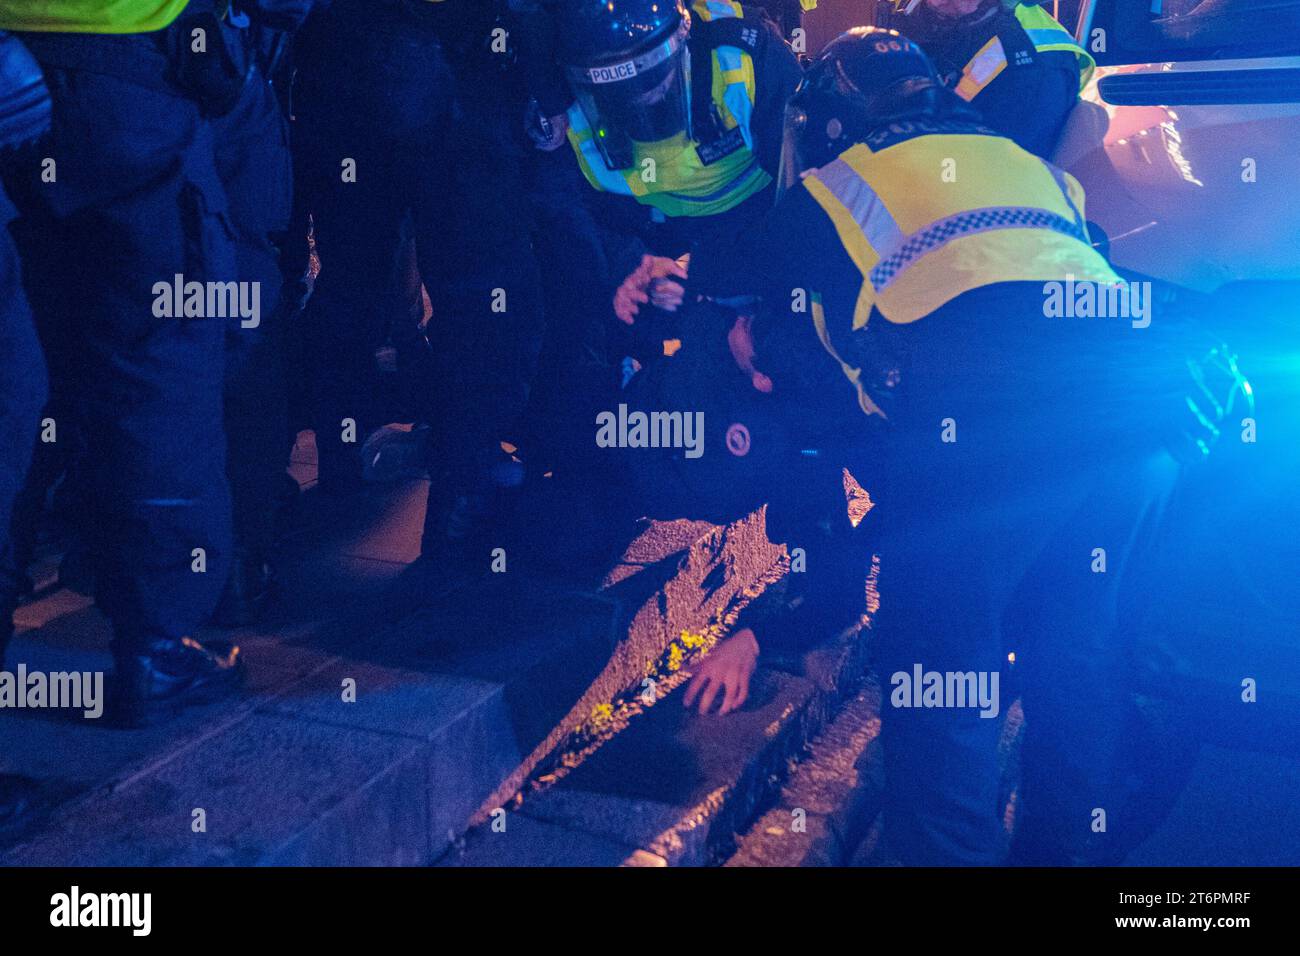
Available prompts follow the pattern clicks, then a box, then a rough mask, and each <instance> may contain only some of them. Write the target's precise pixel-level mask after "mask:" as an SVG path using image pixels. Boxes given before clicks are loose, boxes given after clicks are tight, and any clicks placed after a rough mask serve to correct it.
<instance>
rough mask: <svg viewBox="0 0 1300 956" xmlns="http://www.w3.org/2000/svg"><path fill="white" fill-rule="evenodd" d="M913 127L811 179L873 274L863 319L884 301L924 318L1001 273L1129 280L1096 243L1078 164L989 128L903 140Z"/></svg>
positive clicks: (866, 277) (888, 307)
mask: <svg viewBox="0 0 1300 956" xmlns="http://www.w3.org/2000/svg"><path fill="white" fill-rule="evenodd" d="M909 125H910V124H907V123H899V124H895V125H894V126H893V127H892V128H891V129H889V130H886V131H884V133H883V136H884V137H886V138H885V139H877V142H878V143H881V144H883V145H881V146H880V147H879V148H878V149H877V151H875V152H873V151H872V149H871V147H870V146H869V145H867V144H863V143H859V144H857V145H855V146H853V147H851V148H850V149H848V150H846V151H845V152H844V153H842V154H841V155H840V156H839V158H838V159H836V160H835V161H833V162H831V163H828V164H827V165H825V166H822V167H821V168H820V169H816V170H813V171H812V172H810V173H809V174H808V175H807V176H806V177H805V178H804V180H803V185H804V187H805V188H806V189H807V190H808V192H809V193H811V194H812V197H813V199H815V200H816V201H817V203H818V205H819V206H821V208H822V209H823V210H824V211H825V212H826V214H827V216H829V217H830V219H831V221H832V222H833V223H834V225H835V231H836V233H837V234H838V236H839V239H840V242H841V243H843V245H844V248H845V250H846V251H847V252H848V254H849V257H850V258H851V259H852V260H853V263H854V265H856V266H857V268H858V270H859V271H860V272H861V273H862V286H861V289H860V291H859V294H858V299H857V303H856V305H855V307H854V314H853V328H854V329H860V328H862V327H863V326H864V325H866V323H867V319H868V317H869V316H870V315H871V311H872V309H873V308H875V309H879V310H880V313H881V315H883V316H884V317H885V319H886V320H887V321H889V322H893V323H898V324H904V323H908V322H915V321H917V320H918V319H921V318H924V317H925V316H927V315H929V314H930V313H931V312H934V311H935V310H936V309H938V308H939V307H940V306H942V305H944V303H946V302H948V301H949V300H951V299H954V298H956V297H957V296H959V295H961V294H962V293H963V292H968V291H970V290H971V289H976V288H979V287H980V286H985V285H992V284H993V283H998V282H1048V281H1064V280H1065V279H1066V277H1067V276H1073V277H1074V279H1075V280H1077V281H1093V282H1099V283H1115V282H1118V281H1119V279H1118V277H1117V276H1116V275H1115V273H1114V271H1113V270H1112V269H1111V267H1110V266H1109V265H1108V264H1107V262H1106V260H1105V259H1104V258H1103V257H1102V256H1101V255H1099V254H1098V253H1097V251H1096V250H1095V249H1093V248H1092V246H1091V245H1090V244H1089V241H1088V236H1087V230H1086V227H1085V225H1084V218H1083V188H1082V187H1081V186H1080V185H1079V184H1078V182H1077V181H1076V180H1075V179H1074V178H1073V177H1072V176H1070V175H1069V174H1068V173H1066V172H1063V171H1061V170H1059V169H1057V168H1056V167H1055V166H1053V165H1051V164H1050V163H1048V162H1046V161H1045V160H1042V159H1039V158H1038V157H1037V156H1034V155H1032V154H1031V153H1028V152H1026V151H1025V150H1023V149H1021V148H1020V147H1019V146H1017V145H1016V144H1015V143H1013V142H1012V141H1011V140H1009V139H1004V138H1002V137H1000V136H993V135H989V134H987V133H978V132H960V133H928V134H925V135H916V136H913V137H912V138H910V139H908V138H903V139H901V140H900V139H899V137H905V136H907V134H908V127H909ZM953 163H955V164H956V166H955V172H956V176H955V177H954V178H953V179H952V181H945V179H944V178H943V177H942V176H941V172H942V171H943V170H945V169H948V168H953V167H952V166H951V164H953Z"/></svg>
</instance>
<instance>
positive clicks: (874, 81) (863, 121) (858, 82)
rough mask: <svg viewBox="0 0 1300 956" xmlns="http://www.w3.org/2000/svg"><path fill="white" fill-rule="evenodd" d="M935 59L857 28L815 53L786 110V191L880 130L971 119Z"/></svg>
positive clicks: (895, 37)
mask: <svg viewBox="0 0 1300 956" xmlns="http://www.w3.org/2000/svg"><path fill="white" fill-rule="evenodd" d="M954 99H955V97H954V96H953V95H952V93H950V92H949V91H948V90H945V89H944V87H943V83H942V81H941V80H940V79H939V75H938V73H937V72H936V70H935V68H934V64H933V63H932V62H931V61H930V58H929V57H928V56H926V55H925V53H923V52H922V51H921V48H920V47H918V46H917V45H916V44H915V43H913V42H912V41H911V40H909V39H908V38H907V37H905V36H903V35H902V34H900V33H898V32H897V31H895V30H884V29H881V28H879V27H855V28H854V29H852V30H849V31H848V32H847V33H842V34H840V36H838V37H836V38H835V39H834V40H832V41H831V42H830V43H828V44H827V45H826V47H825V49H823V50H822V52H821V53H820V54H818V56H817V58H816V59H815V60H813V62H812V65H811V66H809V68H808V70H807V72H805V74H804V78H803V81H802V82H801V83H800V84H799V87H798V89H796V90H795V92H794V95H793V96H791V97H790V102H789V104H788V105H787V107H786V118H785V140H784V143H783V145H782V153H781V167H782V168H781V176H780V185H781V188H782V189H788V188H789V187H790V186H792V185H794V184H795V183H796V182H798V181H799V178H800V177H801V176H802V174H803V173H804V172H806V171H807V170H810V169H816V168H817V167H819V166H824V165H826V164H827V163H829V162H830V161H831V160H833V159H835V157H837V156H838V155H839V154H840V153H842V152H844V150H846V149H848V148H849V147H850V146H852V145H853V144H854V143H858V142H862V141H863V140H865V139H866V138H867V136H868V135H869V134H871V133H872V132H874V131H875V130H877V129H880V128H881V127H883V126H887V125H889V124H891V123H897V122H902V121H905V120H937V119H940V118H949V117H952V118H962V119H971V118H974V114H973V113H971V112H970V111H969V110H968V109H965V108H964V107H963V104H961V101H960V100H956V102H954Z"/></svg>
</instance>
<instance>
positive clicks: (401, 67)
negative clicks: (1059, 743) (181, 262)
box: [294, 0, 541, 557]
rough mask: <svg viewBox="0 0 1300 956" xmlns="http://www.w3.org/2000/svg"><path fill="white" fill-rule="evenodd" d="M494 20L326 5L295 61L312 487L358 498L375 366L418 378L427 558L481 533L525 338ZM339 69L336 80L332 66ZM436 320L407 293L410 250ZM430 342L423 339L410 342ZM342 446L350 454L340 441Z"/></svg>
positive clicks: (523, 228)
mask: <svg viewBox="0 0 1300 956" xmlns="http://www.w3.org/2000/svg"><path fill="white" fill-rule="evenodd" d="M497 14H498V11H497V5H496V4H494V3H492V4H482V3H478V2H475V0H446V2H442V0H435V2H429V0H385V2H380V3H375V2H371V0H364V2H363V0H336V2H334V3H333V4H332V6H331V7H330V8H329V9H328V10H327V11H325V12H324V14H323V15H321V16H320V17H317V18H314V19H313V20H312V21H311V22H310V23H309V24H308V26H307V28H306V29H305V31H304V33H303V35H302V37H301V38H300V39H301V42H300V43H299V48H298V67H299V71H298V83H297V86H296V90H295V95H296V107H295V115H296V117H297V123H296V130H295V143H294V150H295V153H296V154H297V159H298V164H299V166H298V168H299V171H300V173H301V174H302V180H303V188H304V189H305V191H306V193H307V204H308V205H309V206H310V209H311V212H312V216H313V222H314V226H315V241H316V247H317V250H318V252H319V255H320V261H321V271H320V275H319V277H318V279H317V283H316V288H315V291H314V292H313V294H312V298H311V300H310V301H309V303H308V305H307V308H306V311H305V314H304V317H303V323H302V325H303V332H304V336H305V352H306V366H307V369H308V373H309V376H310V379H311V386H312V388H313V390H314V393H315V394H314V405H315V421H314V425H315V431H316V442H317V450H318V454H319V460H320V468H321V481H322V485H323V486H328V485H334V486H335V487H338V488H340V489H342V490H345V491H346V490H349V489H350V488H355V487H356V485H357V483H358V482H359V480H360V474H361V462H360V457H359V455H358V453H357V450H358V448H359V447H360V445H361V441H362V440H364V438H365V436H366V434H367V433H368V432H369V431H371V430H373V429H375V428H377V427H379V426H382V425H384V424H385V423H386V422H388V421H391V420H392V419H391V418H389V417H388V415H389V414H391V407H386V406H385V405H384V404H383V403H382V402H380V401H377V397H378V396H380V395H382V394H383V392H384V388H383V384H382V379H381V376H380V372H379V370H378V369H377V367H376V363H375V351H376V349H377V348H379V347H380V346H382V345H384V344H385V342H387V341H388V340H389V338H390V336H391V338H392V339H393V341H394V344H395V345H396V346H397V348H398V362H399V365H401V366H403V367H405V366H407V365H408V364H411V365H415V366H417V367H418V368H421V369H422V371H421V372H420V373H419V374H421V375H422V376H423V377H422V378H421V387H420V389H419V390H418V391H419V392H421V398H422V407H421V408H419V409H416V413H417V414H418V415H419V416H420V417H421V419H422V420H423V421H425V422H427V423H430V424H431V425H432V426H433V435H432V437H431V440H430V443H429V444H430V456H429V461H430V468H431V478H432V479H433V481H432V482H431V485H430V499H429V506H428V510H427V521H426V527H425V535H424V545H425V552H426V554H428V555H429V556H431V557H437V556H447V554H448V549H449V548H450V549H451V551H453V552H455V551H459V550H460V549H461V547H462V546H463V545H465V543H466V541H467V534H468V529H470V528H472V527H479V528H481V527H482V524H483V522H484V521H485V520H486V516H487V515H488V513H489V511H490V508H491V502H492V499H493V498H494V496H495V491H496V485H495V483H494V482H495V478H494V476H495V475H496V474H497V472H496V471H495V467H496V465H498V464H499V460H498V459H499V457H500V455H501V452H500V450H499V448H496V449H495V451H494V442H497V441H499V440H500V437H501V436H500V432H501V430H502V428H503V427H504V425H505V424H506V423H508V422H509V421H510V420H511V419H512V417H513V416H515V415H517V414H518V411H519V409H520V408H521V407H522V405H523V401H524V399H525V397H526V394H527V386H528V382H529V380H530V379H531V365H532V362H533V359H534V356H535V352H536V344H535V343H536V339H537V338H538V337H539V336H540V331H539V326H540V322H541V315H540V301H539V299H540V296H539V292H538V286H539V280H538V277H537V266H536V262H535V260H534V258H533V254H532V248H531V245H530V231H529V229H528V225H527V217H526V215H525V214H524V213H525V210H524V209H523V203H522V200H521V197H522V194H523V186H522V182H521V178H520V168H519V167H520V155H521V153H522V149H523V145H522V136H523V134H522V131H521V130H519V117H520V116H522V115H523V102H522V100H520V101H516V98H515V93H514V90H513V89H512V87H511V82H512V77H511V75H510V74H509V73H507V72H506V68H507V67H508V66H509V55H510V49H509V38H508V31H506V30H505V29H504V28H502V29H500V31H498V27H497V22H496V18H497ZM342 64H346V68H341V65H342ZM410 242H413V243H414V246H415V254H416V258H417V259H418V271H419V278H420V279H421V280H422V281H423V284H424V286H425V287H426V288H427V289H428V291H429V295H430V298H431V300H432V303H433V316H432V319H431V320H430V323H429V326H428V329H427V331H425V332H421V330H418V329H417V328H416V327H415V323H416V322H418V321H419V319H420V316H421V313H422V311H423V309H422V307H421V306H420V304H419V301H418V285H416V286H415V289H416V300H417V301H416V302H415V303H414V321H412V320H411V319H409V318H408V317H409V316H410V315H411V312H412V305H413V303H412V302H411V301H410V296H409V295H408V294H406V293H405V292H404V289H403V286H402V282H401V277H402V275H403V274H404V271H405V264H406V261H407V251H408V250H409V243H410ZM423 339H427V341H423ZM350 441H351V442H355V443H350Z"/></svg>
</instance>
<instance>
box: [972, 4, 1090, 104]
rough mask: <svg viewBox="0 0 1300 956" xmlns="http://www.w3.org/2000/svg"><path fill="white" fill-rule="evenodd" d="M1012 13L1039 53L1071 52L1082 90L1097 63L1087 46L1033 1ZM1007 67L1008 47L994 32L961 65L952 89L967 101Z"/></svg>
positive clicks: (973, 97) (1020, 6) (980, 91)
mask: <svg viewBox="0 0 1300 956" xmlns="http://www.w3.org/2000/svg"><path fill="white" fill-rule="evenodd" d="M1015 16H1016V21H1017V22H1018V23H1019V24H1020V26H1021V28H1022V29H1023V30H1024V31H1025V34H1026V35H1027V36H1028V37H1029V42H1030V43H1032V44H1033V45H1034V49H1035V50H1037V51H1038V52H1039V53H1051V52H1059V53H1073V54H1074V57H1075V60H1076V61H1077V62H1078V66H1079V89H1080V90H1082V89H1083V88H1084V87H1085V86H1087V85H1088V80H1090V79H1092V74H1093V71H1094V70H1095V69H1096V68H1097V63H1096V61H1095V60H1093V58H1092V55H1091V54H1090V53H1089V52H1088V51H1087V50H1085V49H1084V48H1083V47H1081V46H1079V44H1078V43H1077V42H1076V41H1075V39H1074V37H1073V36H1071V35H1070V33H1069V31H1067V30H1066V29H1065V27H1063V26H1061V25H1060V24H1059V23H1057V22H1056V20H1055V19H1054V18H1053V17H1052V15H1051V14H1050V13H1048V12H1047V11H1046V10H1044V9H1043V8H1042V7H1040V6H1037V5H1036V4H1024V3H1022V4H1020V5H1019V6H1017V7H1016V9H1015ZM1006 68H1007V51H1006V50H1005V49H1004V48H1003V45H1002V39H1001V37H998V36H997V35H994V36H992V37H990V38H989V41H988V42H987V43H985V44H984V45H983V46H982V47H980V48H979V50H977V51H976V52H975V55H974V56H972V57H971V58H970V60H969V61H968V62H967V63H966V65H965V66H964V67H963V68H962V71H961V78H960V79H959V80H958V81H957V85H956V86H955V87H954V88H953V89H954V91H955V92H956V93H957V95H958V96H960V97H961V98H962V99H964V100H966V101H967V102H970V101H971V100H973V99H975V97H976V96H978V95H979V94H980V93H982V92H983V91H984V88H985V87H986V86H988V85H989V84H990V83H992V82H993V81H994V80H995V79H997V77H998V74H1000V73H1001V72H1002V71H1003V70H1005V69H1006Z"/></svg>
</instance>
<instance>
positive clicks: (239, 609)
mask: <svg viewBox="0 0 1300 956" xmlns="http://www.w3.org/2000/svg"><path fill="white" fill-rule="evenodd" d="M274 591H275V570H274V568H272V566H271V564H270V563H269V562H268V561H267V560H266V559H265V558H263V557H262V556H261V555H259V554H256V553H254V552H251V551H242V550H241V551H237V552H236V553H235V559H234V561H232V562H231V565H230V576H229V577H228V578H226V586H225V589H224V590H223V591H222V592H221V601H220V602H219V603H218V604H217V610H216V612H215V613H214V614H213V616H212V622H213V623H214V624H216V625H217V627H247V626H248V625H249V624H252V623H254V622H255V621H257V620H258V619H259V618H260V617H261V616H262V612H263V610H264V609H265V608H266V605H267V603H268V602H269V601H270V599H271V595H272V594H273V593H274Z"/></svg>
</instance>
